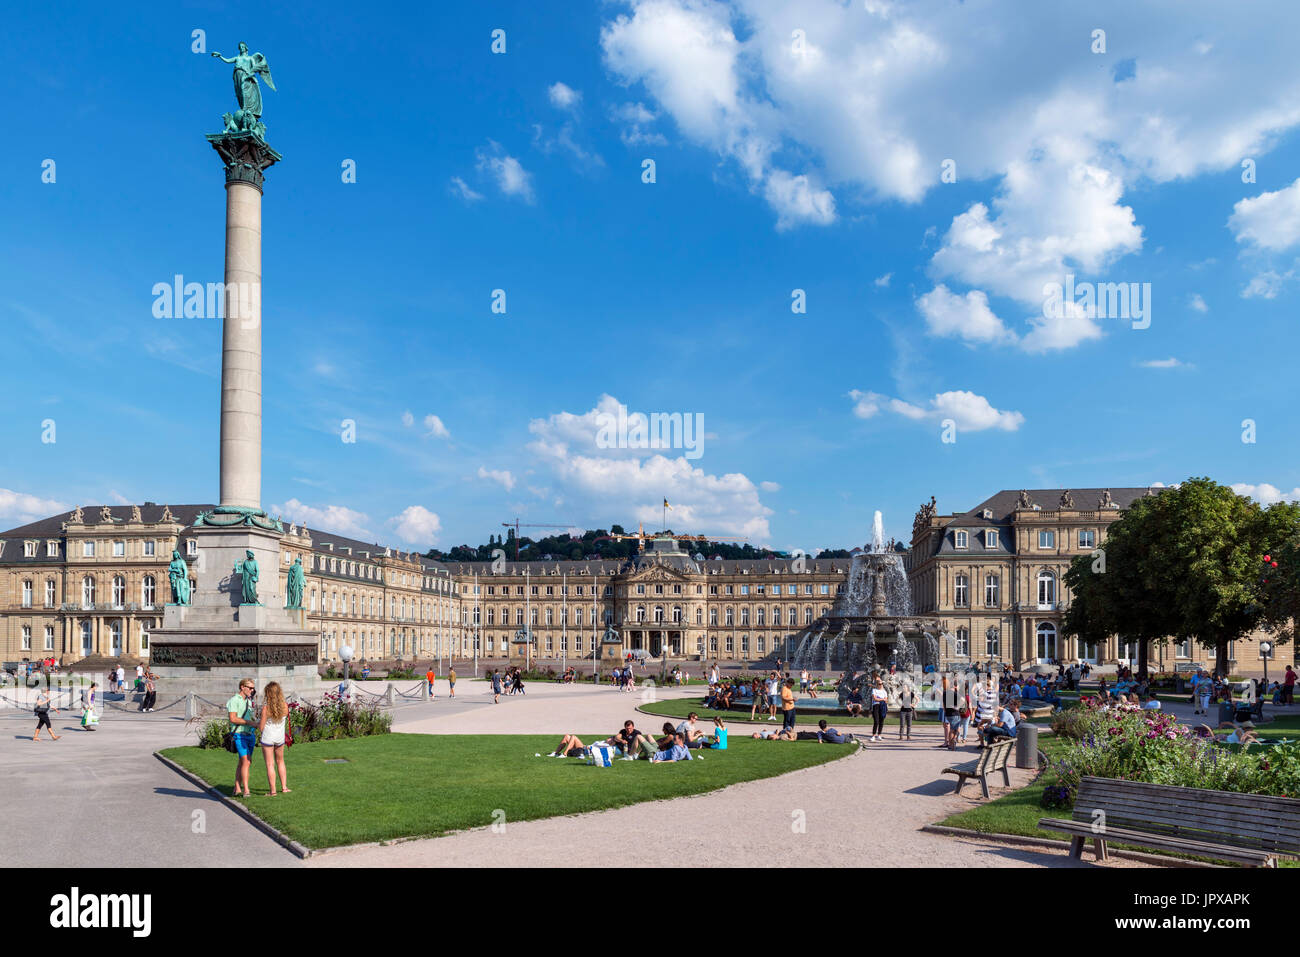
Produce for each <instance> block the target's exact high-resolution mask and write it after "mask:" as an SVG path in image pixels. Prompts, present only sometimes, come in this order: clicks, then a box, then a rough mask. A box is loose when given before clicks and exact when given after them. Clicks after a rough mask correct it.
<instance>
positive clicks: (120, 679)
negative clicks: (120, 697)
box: [117, 661, 126, 694]
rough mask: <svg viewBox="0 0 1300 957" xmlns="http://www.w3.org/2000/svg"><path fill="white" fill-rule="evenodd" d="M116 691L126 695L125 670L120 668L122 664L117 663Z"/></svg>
mask: <svg viewBox="0 0 1300 957" xmlns="http://www.w3.org/2000/svg"><path fill="white" fill-rule="evenodd" d="M117 690H118V691H119V692H121V693H122V694H126V669H125V668H123V667H122V662H120V661H119V662H118V663H117Z"/></svg>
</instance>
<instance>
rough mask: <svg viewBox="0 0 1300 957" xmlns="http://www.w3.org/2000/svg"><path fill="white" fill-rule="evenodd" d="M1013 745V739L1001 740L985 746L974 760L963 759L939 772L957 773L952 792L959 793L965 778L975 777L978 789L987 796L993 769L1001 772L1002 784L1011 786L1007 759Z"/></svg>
mask: <svg viewBox="0 0 1300 957" xmlns="http://www.w3.org/2000/svg"><path fill="white" fill-rule="evenodd" d="M1013 747H1015V741H1014V740H1010V741H1001V742H999V743H997V744H995V745H993V746H992V747H991V748H986V749H985V750H983V751H981V752H980V756H979V757H978V758H977V759H976V760H974V761H965V762H963V763H961V764H954V765H953V766H951V767H947V768H944V769H943V771H941V772H940V773H941V774H955V775H957V787H956V789H955V790H954V791H953V793H954V794H960V793H961V789H962V786H963V785H964V784H965V783H966V779H967V778H975V779H977V780H978V781H979V783H980V790H981V791H983V792H984V796H985V797H988V796H989V777H988V776H989V775H990V774H992V773H993V772H995V771H1001V772H1002V781H1003V784H1004V786H1006V787H1010V786H1011V773H1010V772H1009V771H1008V770H1007V760H1008V758H1010V757H1011V749H1012V748H1013Z"/></svg>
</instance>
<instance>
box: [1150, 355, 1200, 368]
mask: <svg viewBox="0 0 1300 957" xmlns="http://www.w3.org/2000/svg"><path fill="white" fill-rule="evenodd" d="M1138 365H1140V366H1141V367H1142V368H1144V369H1190V368H1192V365H1191V363H1189V362H1184V361H1183V360H1181V359H1175V358H1174V357H1173V356H1170V357H1169V358H1168V359H1146V360H1145V361H1143V362H1139V363H1138Z"/></svg>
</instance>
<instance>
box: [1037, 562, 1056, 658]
mask: <svg viewBox="0 0 1300 957" xmlns="http://www.w3.org/2000/svg"><path fill="white" fill-rule="evenodd" d="M1053 581H1055V579H1053ZM1055 657H1056V626H1055V625H1054V624H1052V623H1051V622H1050V621H1045V622H1043V623H1042V624H1041V625H1039V626H1038V661H1039V663H1040V664H1047V663H1048V662H1050V661H1051V660H1052V659H1054V658H1055Z"/></svg>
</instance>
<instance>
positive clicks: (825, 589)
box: [821, 585, 831, 595]
mask: <svg viewBox="0 0 1300 957" xmlns="http://www.w3.org/2000/svg"><path fill="white" fill-rule="evenodd" d="M821 589H822V591H821V593H822V594H823V595H829V594H830V593H831V586H830V585H822V586H821Z"/></svg>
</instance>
